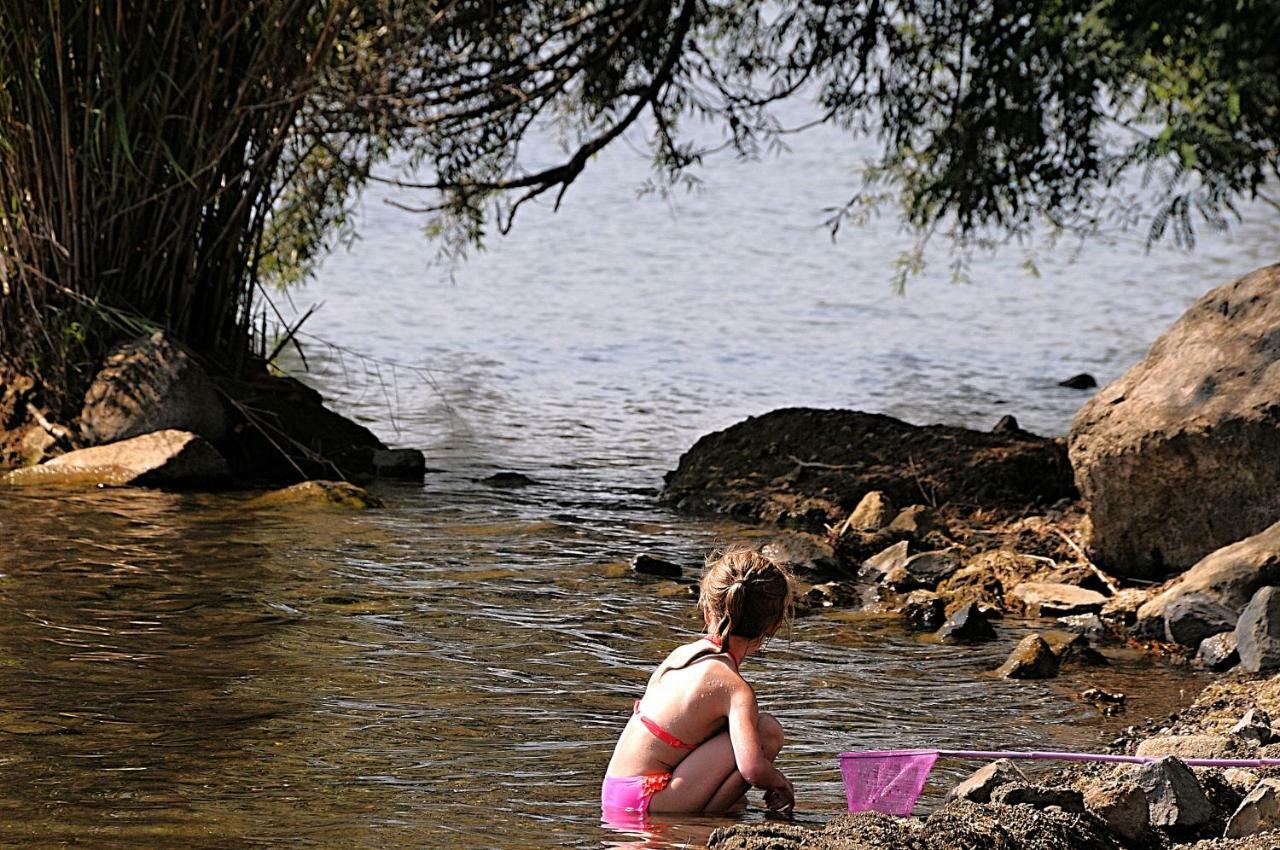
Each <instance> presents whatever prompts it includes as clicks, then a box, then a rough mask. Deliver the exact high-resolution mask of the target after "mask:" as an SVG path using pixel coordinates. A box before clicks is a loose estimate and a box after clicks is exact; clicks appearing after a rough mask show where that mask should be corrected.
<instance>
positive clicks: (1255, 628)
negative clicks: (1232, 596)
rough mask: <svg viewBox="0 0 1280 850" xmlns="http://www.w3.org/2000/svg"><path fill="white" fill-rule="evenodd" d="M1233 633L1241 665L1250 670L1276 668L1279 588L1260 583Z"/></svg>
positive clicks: (1278, 660) (1279, 645)
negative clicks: (1264, 585)
mask: <svg viewBox="0 0 1280 850" xmlns="http://www.w3.org/2000/svg"><path fill="white" fill-rule="evenodd" d="M1235 634H1236V651H1237V652H1239V653H1240V666H1241V667H1242V668H1244V669H1245V670H1246V671H1248V672H1250V673H1261V672H1263V671H1270V670H1275V669H1277V668H1280V588H1276V587H1264V588H1262V589H1261V590H1259V591H1258V592H1257V593H1255V594H1254V595H1253V599H1251V600H1249V604H1248V605H1246V606H1245V609H1244V611H1242V612H1241V613H1240V620H1239V622H1237V623H1236V631H1235Z"/></svg>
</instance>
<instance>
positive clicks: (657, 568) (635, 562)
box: [631, 553, 684, 578]
mask: <svg viewBox="0 0 1280 850" xmlns="http://www.w3.org/2000/svg"><path fill="white" fill-rule="evenodd" d="M631 569H632V570H633V571H634V572H637V573H642V574H644V575H647V576H659V577H661V578H680V576H682V575H684V568H683V567H681V566H680V565H679V564H675V563H672V562H671V561H664V560H663V559H662V558H655V557H654V556H653V555H646V554H644V553H641V554H639V555H636V556H635V557H634V558H632V559H631Z"/></svg>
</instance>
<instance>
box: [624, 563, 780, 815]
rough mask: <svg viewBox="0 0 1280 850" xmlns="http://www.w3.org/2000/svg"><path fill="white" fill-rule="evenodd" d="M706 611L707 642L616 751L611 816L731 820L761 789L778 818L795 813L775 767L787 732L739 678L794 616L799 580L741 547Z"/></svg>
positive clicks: (683, 652) (655, 686) (655, 682)
mask: <svg viewBox="0 0 1280 850" xmlns="http://www.w3.org/2000/svg"><path fill="white" fill-rule="evenodd" d="M698 607H699V608H700V609H701V610H702V616H703V619H704V620H705V621H706V624H707V635H706V636H705V637H703V638H700V639H698V640H696V641H694V642H693V643H689V644H685V645H684V646H681V647H679V648H678V649H676V650H675V651H674V652H672V653H671V654H670V655H668V656H667V658H666V660H665V661H663V662H662V664H661V665H659V667H658V669H657V670H655V671H654V672H653V675H652V676H650V677H649V684H648V686H647V687H646V688H645V692H644V696H643V697H642V698H641V699H638V700H636V703H635V707H634V710H633V713H632V715H631V719H630V720H629V721H628V722H627V726H626V728H625V729H623V731H622V735H621V737H620V738H619V739H618V744H617V746H616V747H615V748H614V751H613V758H612V759H611V760H610V762H609V768H608V770H607V771H606V772H605V779H604V787H603V788H602V789H601V799H600V801H601V807H602V808H603V810H604V812H605V815H606V816H608V815H610V814H615V815H616V814H618V813H627V814H630V815H632V816H635V815H639V816H640V817H641V818H643V817H644V816H645V815H647V814H648V813H650V812H655V813H660V812H667V813H673V812H683V813H693V812H723V811H727V810H729V809H731V808H733V807H735V806H736V805H737V804H738V803H740V802H741V801H742V800H743V799H744V798H745V795H746V793H747V791H748V790H749V789H750V788H752V787H755V788H761V789H763V790H764V792H765V804H766V805H767V806H768V807H769V808H770V809H773V810H776V811H781V812H784V813H790V812H791V810H792V808H793V807H794V806H795V790H794V789H793V788H792V786H791V782H790V781H789V780H788V779H787V777H785V776H783V774H782V771H780V770H778V769H777V768H776V767H774V765H773V760H774V759H775V758H776V757H777V755H778V751H779V750H780V749H782V727H781V726H780V725H778V721H777V720H775V719H774V718H773V716H772V715H769V714H765V713H763V712H761V711H760V708H759V706H758V705H757V704H756V695H755V691H753V690H752V689H751V686H750V685H748V684H747V683H746V681H745V680H744V679H743V678H742V675H741V674H740V673H739V672H738V668H739V666H740V665H741V664H742V662H743V661H744V660H745V659H746V657H747V656H748V655H751V654H752V653H754V652H756V651H757V650H759V649H760V648H761V647H762V646H764V644H765V643H766V642H767V641H768V640H769V638H771V637H772V636H773V634H774V633H775V632H777V631H778V629H779V628H780V627H781V626H782V624H783V623H784V622H786V621H787V619H788V618H789V617H790V616H791V613H792V608H793V590H792V583H791V576H790V575H789V574H788V573H787V571H786V570H784V569H783V568H781V567H779V566H778V565H777V564H774V563H773V562H772V561H770V560H769V559H768V558H766V557H764V556H763V555H761V554H760V553H759V552H758V551H756V550H754V549H751V548H748V547H745V546H735V547H732V548H730V549H728V550H726V551H725V552H724V553H722V554H720V555H719V556H718V557H713V558H712V559H709V560H708V563H707V568H706V571H705V572H704V574H703V576H702V592H701V594H700V595H699V598H698Z"/></svg>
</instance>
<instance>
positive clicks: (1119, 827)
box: [1084, 783, 1151, 844]
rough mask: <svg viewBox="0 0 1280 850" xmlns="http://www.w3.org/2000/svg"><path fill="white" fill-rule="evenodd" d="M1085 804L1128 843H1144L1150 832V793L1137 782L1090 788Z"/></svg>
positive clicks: (1086, 793) (1085, 796)
mask: <svg viewBox="0 0 1280 850" xmlns="http://www.w3.org/2000/svg"><path fill="white" fill-rule="evenodd" d="M1084 806H1085V808H1086V809H1087V810H1088V811H1089V812H1091V813H1092V814H1093V815H1094V816H1095V817H1097V818H1098V819H1099V820H1101V821H1102V822H1103V823H1105V824H1106V825H1107V829H1108V830H1110V831H1111V832H1112V833H1114V834H1116V835H1118V836H1120V837H1121V838H1123V839H1124V840H1125V841H1127V842H1130V843H1135V844H1136V843H1140V842H1143V841H1145V840H1146V838H1147V836H1148V835H1149V834H1150V832H1151V813H1150V810H1149V809H1148V808H1147V795H1146V793H1145V792H1144V791H1143V790H1142V789H1141V788H1140V787H1138V786H1137V785H1134V784H1131V783H1118V784H1113V785H1105V786H1099V787H1094V788H1090V789H1089V790H1087V791H1086V792H1085V794H1084Z"/></svg>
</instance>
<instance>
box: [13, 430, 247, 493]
mask: <svg viewBox="0 0 1280 850" xmlns="http://www.w3.org/2000/svg"><path fill="white" fill-rule="evenodd" d="M230 477H231V471H230V469H228V468H227V461H226V459H225V458H223V456H222V455H221V454H219V453H218V450H217V449H215V448H214V447H213V446H212V445H210V444H209V442H208V441H207V440H205V439H203V438H202V437H199V436H197V435H196V434H192V433H190V432H187V431H174V430H169V431H156V432H154V433H151V434H144V435H143V436H141V437H132V438H130V439H128V440H121V441H119V442H116V443H108V444H107V445H105V446H93V447H91V448H87V449H80V450H78V451H73V452H67V453H66V454H64V455H59V456H58V457H55V458H54V459H53V460H50V461H47V462H46V463H42V464H40V465H39V466H27V467H23V468H21V469H15V470H12V471H10V472H8V473H5V474H4V475H3V476H0V483H4V484H10V485H14V486H30V485H35V486H40V485H52V486H72V487H97V486H107V487H123V486H134V487H164V488H188V487H204V486H211V485H220V484H223V483H225V482H226V481H227V480H228V479H229V478H230Z"/></svg>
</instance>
